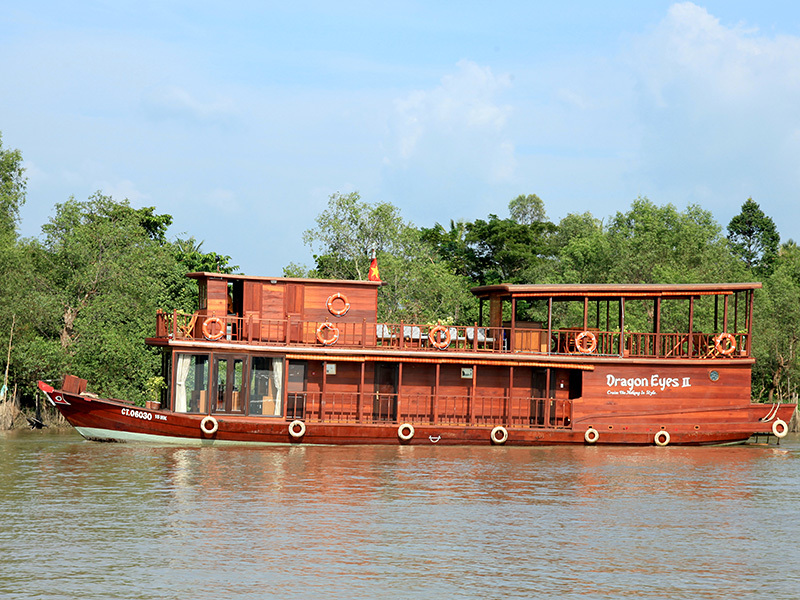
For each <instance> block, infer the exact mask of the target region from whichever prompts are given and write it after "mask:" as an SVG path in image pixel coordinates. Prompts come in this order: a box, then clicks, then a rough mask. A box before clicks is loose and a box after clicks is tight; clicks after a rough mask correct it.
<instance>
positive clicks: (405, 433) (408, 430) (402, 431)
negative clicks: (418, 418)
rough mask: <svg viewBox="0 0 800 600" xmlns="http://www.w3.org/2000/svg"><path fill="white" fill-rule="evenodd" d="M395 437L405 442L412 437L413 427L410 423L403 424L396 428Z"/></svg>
mask: <svg viewBox="0 0 800 600" xmlns="http://www.w3.org/2000/svg"><path fill="white" fill-rule="evenodd" d="M397 437H399V438H400V439H401V440H403V441H404V442H407V441H408V440H410V439H411V438H413V437H414V426H413V425H412V424H411V423H403V424H402V425H400V427H398V428H397Z"/></svg>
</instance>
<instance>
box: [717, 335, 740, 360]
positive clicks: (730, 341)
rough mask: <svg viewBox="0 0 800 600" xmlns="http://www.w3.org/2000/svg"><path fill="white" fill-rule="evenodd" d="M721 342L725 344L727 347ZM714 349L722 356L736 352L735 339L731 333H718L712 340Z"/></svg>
mask: <svg viewBox="0 0 800 600" xmlns="http://www.w3.org/2000/svg"><path fill="white" fill-rule="evenodd" d="M723 342H727V345H724V343H723ZM714 348H716V349H717V352H719V353H720V354H722V355H723V356H730V355H731V354H733V353H734V351H735V350H736V338H735V337H733V334H732V333H720V334H719V335H718V336H717V337H715V338H714Z"/></svg>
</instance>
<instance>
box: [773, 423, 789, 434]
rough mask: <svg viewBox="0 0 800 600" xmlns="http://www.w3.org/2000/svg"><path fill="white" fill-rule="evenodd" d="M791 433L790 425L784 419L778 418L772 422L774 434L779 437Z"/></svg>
mask: <svg viewBox="0 0 800 600" xmlns="http://www.w3.org/2000/svg"><path fill="white" fill-rule="evenodd" d="M787 433H789V426H788V425H787V424H786V421H784V420H783V419H778V420H776V421H775V422H774V423H773V424H772V434H773V435H774V436H775V437H777V438H783V437H786V434H787Z"/></svg>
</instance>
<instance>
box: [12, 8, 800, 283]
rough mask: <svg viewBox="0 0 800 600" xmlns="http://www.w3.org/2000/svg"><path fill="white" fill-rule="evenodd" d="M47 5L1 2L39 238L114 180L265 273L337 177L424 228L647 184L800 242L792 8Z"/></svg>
mask: <svg viewBox="0 0 800 600" xmlns="http://www.w3.org/2000/svg"><path fill="white" fill-rule="evenodd" d="M288 4H289V3H285V2H283V3H270V2H238V3H231V5H230V6H225V5H223V3H219V2H204V1H202V0H197V1H193V2H166V1H164V2H147V1H137V2H110V1H97V2H81V1H76V2H72V3H62V2H40V1H36V0H28V1H26V2H24V3H23V2H15V1H12V2H10V3H7V4H6V5H5V7H4V10H3V11H2V13H0V57H2V60H0V132H2V134H3V147H4V148H18V149H20V150H21V151H22V153H23V156H24V159H25V165H26V168H27V175H28V178H29V182H28V199H27V203H26V205H25V207H24V209H23V212H22V217H23V221H22V226H21V233H22V235H24V236H38V235H39V233H40V228H41V226H42V224H43V223H45V222H46V221H47V219H48V218H49V217H50V216H51V215H52V208H53V206H54V205H55V204H56V203H58V202H63V201H65V200H66V199H68V198H69V197H70V196H74V197H76V198H78V199H82V200H83V199H86V198H88V197H89V196H90V195H91V194H93V193H94V192H95V191H98V190H100V191H102V192H103V193H105V194H108V195H111V196H113V197H115V198H117V199H122V198H128V199H129V200H130V201H131V203H132V204H133V205H134V206H136V207H140V206H155V207H156V211H157V212H158V213H168V214H171V215H172V216H173V217H174V224H173V226H172V228H171V234H172V235H173V236H177V235H181V234H189V235H194V236H195V237H196V238H197V239H198V240H203V241H204V246H203V248H204V249H205V250H206V251H215V252H219V253H221V254H229V255H231V256H232V258H233V260H232V262H233V263H234V264H238V265H240V266H241V268H242V270H243V271H244V272H246V273H249V274H253V275H279V274H280V273H281V270H282V268H283V267H284V266H285V265H286V264H288V263H289V262H299V263H305V264H311V262H312V261H311V251H310V249H309V248H308V247H306V246H304V245H303V242H302V233H303V231H304V230H306V229H309V228H311V227H313V226H314V218H315V216H316V215H317V214H318V213H319V212H320V211H321V210H323V209H324V207H325V206H326V204H327V201H328V197H329V196H330V194H332V193H334V192H342V193H347V192H351V191H358V192H360V194H361V196H362V198H363V200H364V201H366V202H370V203H372V202H378V201H386V202H391V203H392V204H395V205H396V206H398V207H399V208H400V209H401V212H402V215H403V217H404V218H405V219H407V220H409V221H412V222H413V223H415V224H416V225H419V226H431V225H433V223H435V222H437V221H438V222H441V223H445V224H447V223H449V221H450V219H465V220H472V219H476V218H485V217H486V216H487V215H488V214H490V213H494V214H498V215H500V216H501V217H502V216H506V215H507V206H508V202H509V201H510V200H511V199H513V198H515V197H516V196H517V195H519V194H534V193H535V194H537V195H539V196H540V197H541V198H542V199H543V200H544V202H545V207H546V210H547V215H548V217H549V218H550V219H551V220H553V221H554V222H556V223H557V222H558V221H559V220H560V219H561V218H563V217H564V216H565V215H567V214H569V213H582V212H585V211H590V212H591V213H592V214H593V215H594V216H596V217H598V218H606V219H607V218H608V217H609V216H611V215H613V214H615V213H616V212H617V211H625V210H628V208H629V207H630V204H631V202H632V201H633V200H634V199H635V198H636V197H637V196H639V195H643V196H647V197H648V198H650V199H651V200H652V201H654V202H656V203H657V204H665V203H672V204H674V205H675V206H677V207H678V208H679V209H683V208H685V207H686V206H687V205H688V204H699V205H700V206H702V207H703V208H705V209H707V210H710V211H711V212H712V213H713V214H714V216H715V218H716V220H717V221H718V222H719V223H720V225H722V226H723V228H724V227H725V226H726V225H727V223H728V222H729V221H730V219H731V218H732V217H733V216H734V215H736V214H737V213H738V212H739V210H740V207H741V205H742V203H743V202H744V201H745V200H746V199H747V198H748V197H751V196H752V197H753V199H754V200H756V202H758V203H759V204H760V206H761V208H762V209H763V210H764V211H765V212H766V213H767V214H768V215H770V216H772V217H773V219H774V220H775V222H776V225H777V226H778V229H779V231H780V232H781V237H782V240H783V241H785V240H787V239H789V238H793V239H794V240H796V241H800V224H798V223H800V219H798V216H800V210H799V209H798V208H799V207H800V203H799V202H798V189H800V108H798V107H800V6H798V5H796V4H795V3H792V2H788V1H787V2H769V1H766V2H759V3H755V2H737V1H721V0H715V1H710V2H698V3H688V2H687V3H680V2H678V3H675V2H661V1H657V0H654V1H648V2H633V1H621V0H616V1H615V0H607V1H605V2H602V3H601V2H589V1H583V2H579V1H573V2H569V1H568V2H561V3H557V6H554V4H556V3H545V2H502V1H501V2H496V3H488V2H438V3H431V2H386V3H373V2H343V3H331V2H304V3H295V4H294V5H292V6H288Z"/></svg>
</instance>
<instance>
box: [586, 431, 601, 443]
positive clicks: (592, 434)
mask: <svg viewBox="0 0 800 600" xmlns="http://www.w3.org/2000/svg"><path fill="white" fill-rule="evenodd" d="M583 439H584V440H586V443H587V444H594V443H596V442H597V440H599V439H600V434H599V433H598V431H597V429H595V428H594V427H589V429H587V430H586V433H584V434H583Z"/></svg>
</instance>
